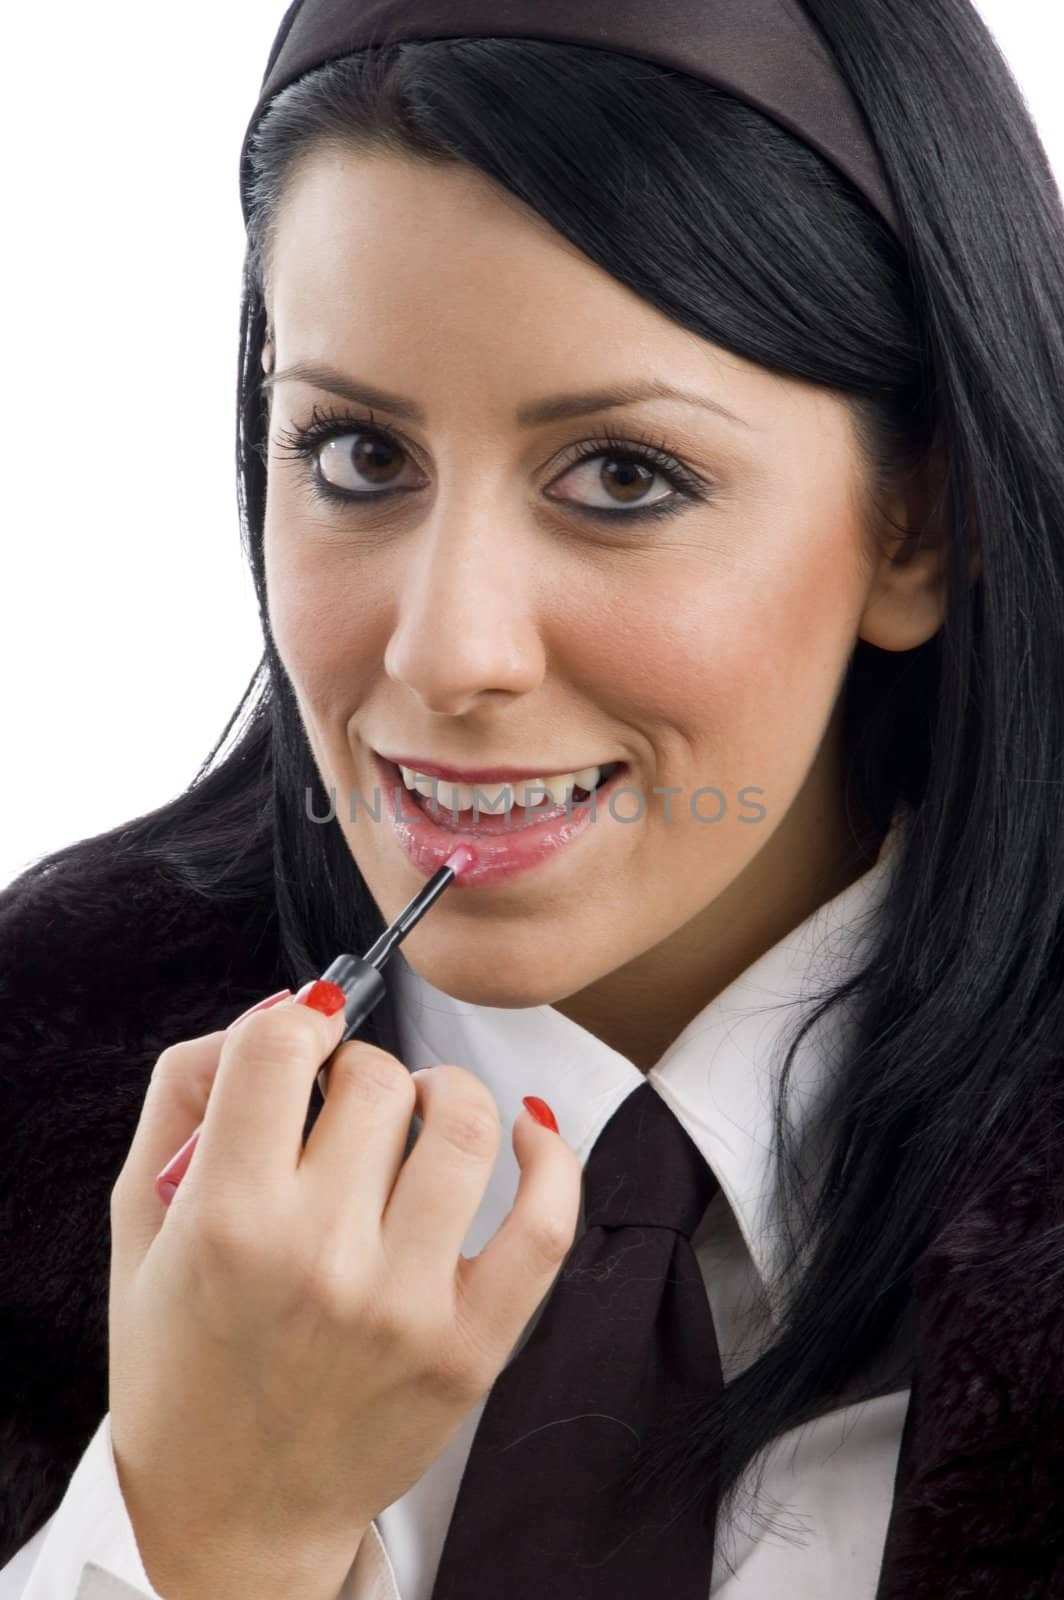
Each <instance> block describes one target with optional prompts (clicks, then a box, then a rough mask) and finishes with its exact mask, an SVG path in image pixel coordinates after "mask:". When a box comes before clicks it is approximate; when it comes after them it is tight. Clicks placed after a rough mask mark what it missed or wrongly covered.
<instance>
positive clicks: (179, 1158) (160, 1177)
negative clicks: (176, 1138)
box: [155, 1122, 203, 1206]
mask: <svg viewBox="0 0 1064 1600" xmlns="http://www.w3.org/2000/svg"><path fill="white" fill-rule="evenodd" d="M202 1130H203V1123H202V1122H201V1123H200V1125H199V1127H198V1128H197V1129H196V1130H195V1131H194V1132H193V1133H190V1134H189V1136H188V1138H187V1139H186V1140H185V1142H184V1144H183V1145H182V1146H181V1148H180V1150H179V1151H178V1152H177V1154H176V1155H173V1156H171V1157H170V1159H169V1161H168V1162H167V1163H166V1165H165V1167H164V1168H163V1170H162V1171H161V1172H160V1173H158V1174H157V1175H156V1179H155V1193H156V1194H157V1195H158V1196H159V1199H160V1200H161V1201H162V1202H163V1205H166V1206H168V1205H169V1204H170V1201H171V1200H172V1199H173V1198H174V1195H175V1194H176V1193H177V1186H178V1184H179V1183H180V1182H181V1179H182V1178H183V1177H184V1176H185V1173H186V1172H187V1171H188V1164H189V1162H190V1161H191V1160H192V1152H193V1151H194V1150H195V1148H196V1144H197V1141H198V1140H199V1136H200V1133H201V1132H202Z"/></svg>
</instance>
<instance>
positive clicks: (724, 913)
mask: <svg viewBox="0 0 1064 1600" xmlns="http://www.w3.org/2000/svg"><path fill="white" fill-rule="evenodd" d="M813 777H814V775H813V774H811V779H812V778H813ZM841 789H842V785H841V782H840V783H839V785H838V788H837V789H836V790H835V791H834V792H836V793H840V794H841ZM829 819H830V820H829ZM884 837H885V834H884V832H883V831H882V830H875V829H872V828H871V826H870V825H869V824H868V823H867V822H861V823H860V825H859V831H858V833H857V835H856V837H855V833H854V823H853V817H852V814H851V815H850V816H849V818H848V819H847V817H846V816H845V815H844V814H843V809H842V806H841V803H840V804H839V806H838V807H837V808H836V807H831V808H830V809H829V808H828V807H827V806H826V805H825V796H824V795H823V794H821V793H819V792H818V791H817V786H816V784H815V782H811V783H807V785H806V786H805V788H804V789H803V790H802V791H801V793H800V794H799V796H798V797H797V799H796V801H795V803H794V805H793V806H792V807H791V809H790V811H789V812H788V813H787V815H786V816H785V817H784V819H783V820H782V822H781V823H780V824H779V826H778V827H777V828H775V829H774V830H773V832H772V834H771V836H770V837H769V839H768V840H767V841H766V843H765V844H764V846H763V847H762V849H761V850H759V851H758V853H757V855H756V856H755V857H754V858H753V860H752V861H750V862H748V864H747V865H746V867H744V869H743V871H742V872H741V873H740V874H739V876H738V877H737V878H735V879H733V881H732V882H731V883H730V884H729V886H728V887H727V889H725V890H724V892H723V893H722V894H720V895H718V896H717V898H716V899H715V900H713V901H712V902H711V903H710V904H709V905H708V906H706V907H704V909H703V910H702V911H700V912H699V913H698V915H697V916H696V917H694V918H693V919H692V920H691V921H689V922H687V923H685V924H684V926H683V927H681V928H678V929H677V930H676V931H675V933H672V934H670V935H669V937H668V938H667V939H665V940H663V941H662V942H661V943H660V944H657V945H655V946H654V947H653V949H651V950H646V951H644V952H643V953H642V954H640V955H639V956H637V957H636V958H635V959H634V960H632V961H629V962H627V963H626V964H625V965H624V966H623V967H618V968H616V969H615V970H614V971H613V972H609V973H606V974H605V975H604V976H603V977H602V978H599V979H597V980H596V981H595V982H594V983H592V984H590V985H588V987H587V988H585V989H582V990H580V992H579V993H578V994H575V995H568V996H567V997H566V998H565V999H563V1000H560V1001H557V1002H555V1009H556V1010H558V1011H560V1012H561V1013H562V1015H563V1016H566V1017H568V1018H569V1019H570V1020H571V1021H573V1022H575V1023H577V1024H578V1025H579V1026H580V1027H583V1028H586V1029H587V1030H588V1032H590V1033H592V1034H594V1035H595V1037H596V1038H598V1039H601V1040H602V1041H603V1043H604V1044H608V1045H609V1046H610V1047H611V1048H612V1049H614V1050H617V1051H619V1052H620V1053H621V1055H623V1056H626V1057H627V1058H628V1060H629V1061H631V1062H632V1063H633V1064H634V1065H635V1066H636V1067H638V1069H639V1070H640V1072H644V1073H645V1072H649V1071H650V1068H651V1067H653V1066H655V1065H656V1063H657V1062H658V1061H660V1059H661V1057H662V1055H663V1054H664V1052H665V1051H666V1050H667V1049H668V1047H669V1045H670V1044H672V1042H673V1040H674V1039H676V1038H677V1037H678V1036H679V1034H680V1033H681V1032H682V1031H683V1029H684V1028H685V1027H686V1026H687V1024H688V1023H689V1022H690V1021H691V1020H692V1018H694V1017H696V1016H697V1015H698V1013H699V1012H700V1011H702V1010H703V1009H704V1008H705V1007H706V1006H707V1005H708V1004H709V1002H710V1001H711V1000H713V999H715V998H716V996H717V995H718V994H720V993H722V991H723V990H724V989H726V988H727V987H728V985H729V984H730V983H732V982H734V980H735V979H736V978H737V977H739V975H740V974H741V973H743V972H745V971H746V970H747V968H748V967H750V966H752V965H753V963H754V962H755V961H756V960H757V959H758V958H759V957H760V956H761V955H763V954H764V953H765V951H766V950H770V949H771V948H772V947H773V945H775V944H778V943H779V941H780V940H781V939H783V938H785V937H786V935H787V934H788V933H791V932H792V931H793V930H794V929H795V928H797V927H798V926H800V924H801V923H803V922H804V921H805V919H806V918H807V917H808V916H811V915H812V913H813V912H814V911H816V910H817V909H818V908H819V907H820V906H822V905H824V904H826V902H827V901H828V900H832V899H834V898H835V896H836V895H838V894H841V893H842V892H843V890H844V889H846V888H848V887H849V886H850V884H851V883H854V882H855V881H856V879H857V878H859V877H861V876H863V874H864V873H865V872H867V871H868V870H869V868H870V867H871V866H873V865H874V863H875V860H876V857H877V855H878V854H879V849H880V846H881V845H882V842H883V838H884Z"/></svg>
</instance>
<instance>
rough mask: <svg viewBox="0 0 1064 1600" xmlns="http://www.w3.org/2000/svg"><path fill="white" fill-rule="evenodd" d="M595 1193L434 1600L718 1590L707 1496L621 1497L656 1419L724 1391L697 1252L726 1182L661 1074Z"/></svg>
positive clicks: (500, 1381)
mask: <svg viewBox="0 0 1064 1600" xmlns="http://www.w3.org/2000/svg"><path fill="white" fill-rule="evenodd" d="M583 1183H584V1202H585V1216H584V1221H585V1228H586V1231H585V1232H584V1233H583V1234H582V1235H581V1236H580V1238H578V1239H577V1240H576V1242H575V1243H574V1245H573V1247H572V1249H571V1250H570V1252H569V1254H568V1256H567V1257H566V1259H565V1261H564V1263H563V1265H562V1268H561V1270H560V1272H559V1274H558V1276H557V1278H556V1279H555V1281H554V1283H553V1285H552V1286H551V1289H550V1290H549V1292H548V1295H547V1297H546V1300H545V1302H544V1303H543V1305H542V1306H541V1308H540V1314H539V1319H538V1321H537V1322H536V1323H535V1326H534V1327H533V1328H532V1331H531V1333H530V1334H529V1336H528V1339H527V1341H526V1343H525V1344H524V1345H523V1346H522V1347H521V1349H519V1350H518V1352H517V1354H516V1355H515V1356H513V1357H512V1358H511V1360H510V1362H509V1364H508V1365H507V1366H505V1367H504V1368H503V1369H502V1371H501V1372H500V1373H499V1375H498V1377H497V1378H496V1380H495V1382H494V1384H493V1385H492V1387H491V1389H490V1391H489V1393H488V1398H487V1401H486V1404H485V1407H484V1411H483V1414H482V1415H481V1419H480V1423H479V1425H478V1427H477V1431H476V1434H475V1436H474V1438H473V1445H472V1449H471V1451H470V1455H469V1460H468V1462H467V1464H466V1469H465V1472H464V1474H463V1476H462V1481H461V1483H460V1484H459V1489H458V1498H457V1501H456V1503H455V1508H454V1513H453V1515H452V1518H451V1523H450V1527H449V1528H448V1531H447V1537H446V1540H445V1542H444V1546H443V1551H442V1554H441V1556H440V1564H439V1568H438V1569H437V1574H436V1581H435V1584H434V1586H433V1589H432V1597H431V1600H545V1597H547V1596H549V1597H550V1600H657V1597H658V1596H667V1597H668V1600H707V1597H708V1595H709V1587H710V1582H711V1579H712V1573H713V1526H714V1518H713V1517H712V1516H710V1515H708V1514H707V1512H706V1510H705V1504H706V1498H705V1497H704V1496H703V1497H700V1499H699V1501H698V1502H696V1503H694V1505H693V1507H692V1508H690V1509H687V1510H684V1511H683V1512H682V1514H680V1515H679V1516H677V1515H676V1513H675V1511H672V1512H666V1511H664V1510H663V1511H662V1514H661V1515H660V1516H659V1517H653V1516H649V1515H648V1516H640V1517H638V1518H633V1516H632V1514H631V1513H626V1512H625V1511H624V1510H623V1508H622V1506H621V1505H620V1503H619V1501H618V1502H617V1503H615V1499H616V1491H617V1487H618V1484H619V1482H620V1480H621V1479H622V1478H623V1476H624V1474H625V1471H626V1469H627V1468H628V1467H629V1466H630V1464H631V1461H632V1458H633V1456H634V1454H635V1452H636V1447H637V1445H638V1443H639V1441H640V1438H641V1436H642V1434H643V1432H644V1430H645V1429H646V1428H647V1427H648V1425H649V1424H651V1423H653V1422H657V1421H659V1420H660V1419H661V1418H662V1416H663V1415H664V1414H665V1413H666V1412H667V1411H669V1410H671V1408H672V1407H673V1406H674V1405H675V1404H677V1403H678V1402H681V1401H690V1400H693V1399H694V1398H696V1397H698V1396H700V1395H706V1394H710V1393H719V1392H720V1386H721V1385H722V1383H723V1376H722V1373H721V1365H720V1356H719V1353H718V1350H717V1339H716V1334H715V1332H714V1328H713V1318H712V1315H711V1313H710V1309H709V1303H708V1300H707V1298H706V1290H705V1284H704V1283H703V1281H702V1275H701V1273H700V1272H699V1268H698V1262H697V1260H696V1258H695V1253H694V1250H693V1249H692V1247H691V1234H692V1233H693V1232H694V1230H695V1228H696V1227H697V1226H698V1224H699V1222H700V1220H701V1218H702V1214H703V1212H704V1211H705V1209H706V1206H707V1205H708V1204H709V1201H710V1199H711V1198H712V1196H713V1195H714V1194H715V1192H716V1190H717V1188H718V1181H717V1178H716V1176H715V1175H714V1173H713V1171H712V1170H711V1168H710V1167H708V1166H707V1165H706V1162H705V1160H704V1159H703V1157H702V1155H701V1153H700V1152H699V1150H698V1147H697V1146H696V1145H695V1143H694V1142H693V1140H692V1139H691V1137H690V1135H689V1134H688V1133H687V1131H686V1129H685V1128H684V1127H683V1126H682V1125H681V1123H680V1122H679V1121H678V1120H677V1118H676V1117H675V1116H674V1115H673V1113H672V1112H671V1111H670V1110H669V1108H668V1106H667V1105H666V1104H665V1102H664V1101H663V1100H662V1098H661V1096H660V1095H659V1094H658V1093H657V1091H656V1089H654V1088H653V1087H652V1086H651V1084H650V1083H649V1082H647V1083H644V1084H642V1085H641V1086H640V1087H639V1088H638V1089H635V1090H633V1092H632V1093H631V1094H630V1095H629V1096H628V1098H627V1099H626V1100H625V1101H624V1102H623V1104H621V1105H620V1106H619V1107H618V1108H617V1110H616V1111H615V1112H614V1114H613V1116H612V1117H611V1118H610V1120H609V1122H607V1124H606V1126H605V1127H604V1128H603V1130H602V1132H601V1133H600V1135H599V1137H598V1139H597V1140H596V1141H595V1144H594V1147H593V1148H592V1150H591V1152H590V1154H589V1156H588V1158H587V1161H586V1162H585V1165H584V1174H583ZM711 1509H712V1508H711Z"/></svg>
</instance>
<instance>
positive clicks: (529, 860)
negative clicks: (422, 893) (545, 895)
mask: <svg viewBox="0 0 1064 1600" xmlns="http://www.w3.org/2000/svg"><path fill="white" fill-rule="evenodd" d="M372 755H373V762H374V766H375V768H376V771H377V776H378V780H379V782H380V786H381V797H382V800H383V802H384V804H383V807H382V810H383V813H384V815H385V816H386V817H387V819H388V822H389V823H390V824H391V827H392V829H393V831H394V833H395V837H396V840H397V841H398V843H399V845H400V847H401V849H402V850H403V851H404V853H405V854H406V855H407V856H408V857H409V859H410V860H411V861H412V862H413V863H414V865H415V866H416V867H417V868H418V870H419V871H421V872H423V873H425V875H426V876H427V877H431V876H432V874H433V873H434V872H436V871H437V870H438V869H439V868H440V867H441V866H442V865H443V864H444V862H445V861H446V860H447V857H448V856H449V855H450V854H451V852H452V851H453V850H454V848H455V846H456V845H458V844H468V845H469V846H470V847H471V848H472V849H473V850H474V851H475V853H476V863H475V865H473V866H471V867H468V868H467V869H466V871H465V872H463V873H461V874H460V875H459V876H458V877H457V878H456V879H455V880H454V883H453V884H452V886H451V892H452V893H453V892H454V890H456V889H476V888H484V887H487V886H488V885H491V884H496V883H505V882H508V881H509V880H510V879H511V878H514V877H516V876H517V875H518V874H519V873H522V872H527V871H529V870H530V869H531V868H532V867H536V866H540V865H541V864H542V863H544V862H546V861H550V860H552V859H553V858H554V857H555V856H557V855H559V854H560V852H561V851H563V850H564V849H565V848H566V846H568V845H570V844H572V843H573V842H574V841H575V840H576V839H577V838H579V837H580V835H581V834H583V833H585V832H586V830H587V829H588V828H589V827H590V826H591V825H592V820H593V821H594V826H595V828H596V829H598V830H601V829H602V828H603V827H605V826H609V825H610V824H611V823H613V822H614V821H615V818H614V817H613V816H612V815H611V813H610V810H609V796H610V791H611V790H612V789H613V788H614V786H615V785H618V784H620V783H622V782H623V781H624V779H625V777H626V775H627V772H628V765H627V763H624V764H623V765H621V766H620V767H619V768H618V769H617V771H616V772H615V773H614V774H613V776H612V777H610V778H608V779H607V780H606V782H605V783H603V784H600V785H599V787H598V788H597V789H596V790H595V814H594V819H592V813H591V802H590V800H586V801H583V802H580V801H574V802H573V804H572V806H571V808H569V810H567V809H566V808H565V806H564V805H563V806H562V807H561V808H560V809H559V808H555V809H554V814H553V816H547V817H544V818H543V819H542V821H538V822H530V823H525V822H524V821H523V820H522V821H519V822H517V823H515V825H514V826H513V827H512V828H511V829H509V830H508V831H507V832H505V833H492V834H485V833H478V832H477V831H476V830H475V829H474V828H466V829H461V828H453V827H449V826H446V827H445V826H444V825H443V824H442V823H439V822H435V821H434V820H433V819H432V817H430V816H429V815H428V813H427V812H425V811H422V810H421V808H420V807H419V806H418V805H417V804H416V802H415V801H414V799H413V797H412V793H411V791H410V790H409V789H407V787H406V785H405V784H404V783H403V779H402V774H401V773H400V772H399V769H398V767H397V766H393V765H392V763H391V762H390V761H388V760H387V759H386V758H385V757H384V756H381V755H380V754H379V753H378V752H377V751H376V750H374V751H373V752H372ZM403 765H404V766H405V765H406V763H405V762H404V763H403ZM418 770H419V769H418ZM428 776H432V774H428ZM499 781H502V780H499ZM397 788H398V789H399V790H401V799H400V802H399V805H398V806H397V805H396V801H395V790H396V789H397ZM517 812H518V815H519V816H520V817H521V818H522V819H523V816H524V811H523V808H522V807H518V808H517Z"/></svg>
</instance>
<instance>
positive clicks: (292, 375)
mask: <svg viewBox="0 0 1064 1600" xmlns="http://www.w3.org/2000/svg"><path fill="white" fill-rule="evenodd" d="M290 380H291V381H295V382H299V383H308V384H311V385H312V386H313V387H314V388H316V389H323V390H325V392H326V393H328V394H335V395H338V396H340V397H341V398H342V399H344V400H350V401H351V402H352V404H354V405H363V406H367V407H369V409H370V410H374V411H388V412H390V413H391V414H392V416H395V417H402V418H403V419H404V420H405V421H407V422H417V423H420V424H421V425H424V424H425V423H427V421H428V417H427V415H426V413H425V412H424V410H423V409H422V407H421V406H419V405H418V404H417V402H416V401H414V400H407V399H405V398H404V397H403V396H402V395H397V394H389V393H388V392H387V390H385V389H377V388H374V387H373V386H372V385H371V384H368V383H360V382H359V381H358V380H357V379H355V378H349V377H347V376H346V375H345V374H344V373H342V372H338V371H337V369H336V368H335V367H330V366H328V365H324V366H323V365H321V364H319V363H317V362H313V361H297V362H295V363H294V364H293V365H292V366H289V367H284V368H282V370H281V371H280V372H270V373H267V374H265V376H264V377H263V379H262V387H263V389H273V388H274V387H275V386H276V385H277V384H279V383H285V382H287V381H290ZM640 400H682V401H684V402H685V403H686V404H687V405H693V406H701V407H702V408H703V409H704V410H706V411H712V412H715V413H716V415H717V416H720V417H725V418H727V420H728V421H729V422H734V423H737V424H738V425H739V427H741V428H749V427H750V426H751V424H750V423H749V422H747V421H746V420H745V419H744V418H743V417H738V416H736V415H735V413H734V411H729V410H727V408H726V407H725V406H722V405H721V404H720V402H719V401H718V400H713V399H711V397H710V396H709V395H706V394H699V393H698V392H697V391H695V390H691V389H677V388H675V387H674V386H673V385H672V384H669V383H664V382H662V381H660V380H659V379H650V380H648V381H644V382H641V383H636V382H632V383H624V384H621V385H620V386H619V387H617V388H614V389H599V390H587V391H585V392H584V393H582V394H557V395H550V396H548V397H547V398H546V399H544V400H534V401H531V402H530V403H529V404H527V405H523V406H518V408H517V410H516V411H515V412H514V421H515V423H517V425H518V426H519V427H522V428H534V427H540V426H543V425H544V424H545V423H548V422H562V421H564V420H565V419H566V418H568V417H582V416H585V415H587V413H588V412H590V411H611V410H613V409H614V408H615V407H617V406H630V405H635V404H636V403H637V402H638V401H640Z"/></svg>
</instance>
